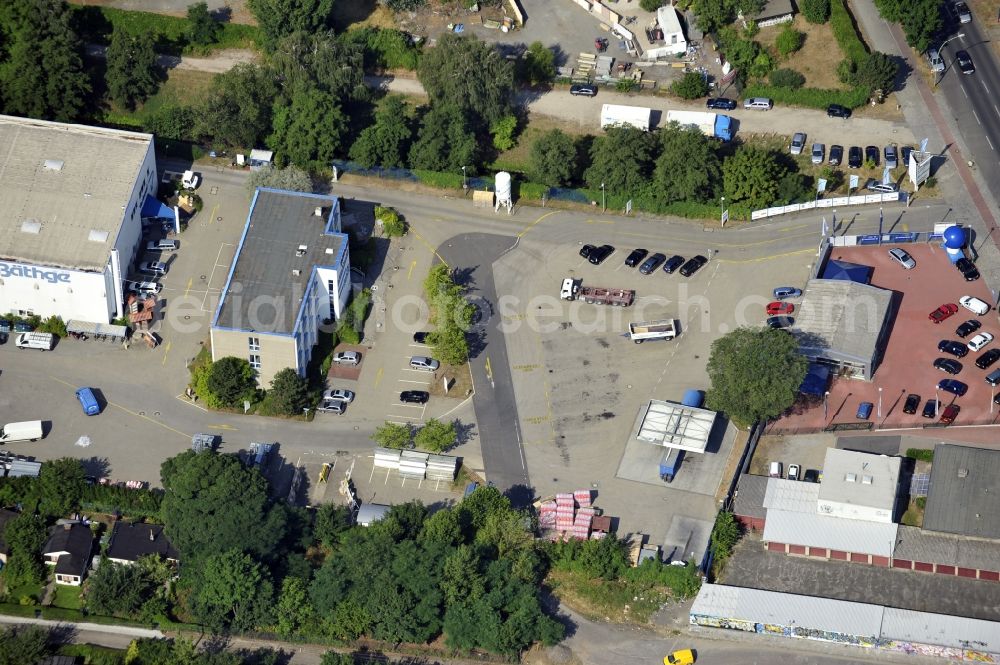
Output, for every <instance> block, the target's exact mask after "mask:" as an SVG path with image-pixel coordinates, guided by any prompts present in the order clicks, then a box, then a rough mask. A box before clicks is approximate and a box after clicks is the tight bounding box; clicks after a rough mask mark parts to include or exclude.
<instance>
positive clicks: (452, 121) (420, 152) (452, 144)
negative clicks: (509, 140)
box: [410, 103, 477, 172]
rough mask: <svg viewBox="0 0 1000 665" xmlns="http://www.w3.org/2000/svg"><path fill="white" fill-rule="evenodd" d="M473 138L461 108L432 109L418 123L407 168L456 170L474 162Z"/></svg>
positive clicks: (438, 106) (446, 106) (434, 107)
mask: <svg viewBox="0 0 1000 665" xmlns="http://www.w3.org/2000/svg"><path fill="white" fill-rule="evenodd" d="M476 147H477V141H476V135H475V134H473V133H472V132H471V131H470V130H469V125H468V122H467V121H466V117H465V113H464V112H463V111H462V109H461V108H459V107H457V106H452V105H449V104H445V103H441V104H438V105H435V106H432V107H431V109H430V111H428V112H427V114H426V115H424V117H423V119H422V120H421V123H420V132H419V135H418V137H417V140H416V142H415V143H414V144H413V147H412V148H411V149H410V165H411V166H412V167H413V168H415V169H426V170H428V171H451V172H456V171H460V170H461V169H462V167H463V166H465V167H466V168H469V167H473V168H474V166H475V164H476V163H477V159H476V153H477V150H476Z"/></svg>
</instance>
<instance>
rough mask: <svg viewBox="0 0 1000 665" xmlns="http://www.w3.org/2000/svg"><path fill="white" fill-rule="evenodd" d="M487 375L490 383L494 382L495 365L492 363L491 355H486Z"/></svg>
mask: <svg viewBox="0 0 1000 665" xmlns="http://www.w3.org/2000/svg"><path fill="white" fill-rule="evenodd" d="M486 376H487V377H489V380H490V383H493V366H492V365H490V357H489V356H486Z"/></svg>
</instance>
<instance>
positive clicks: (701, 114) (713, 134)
mask: <svg viewBox="0 0 1000 665" xmlns="http://www.w3.org/2000/svg"><path fill="white" fill-rule="evenodd" d="M667 122H676V123H677V124H679V125H680V126H681V127H694V128H695V129H697V130H698V131H700V132H701V133H702V134H704V135H705V136H708V137H710V138H714V139H719V140H720V141H731V140H732V139H733V119H732V118H730V117H729V116H728V115H723V114H722V113H710V112H707V111H667Z"/></svg>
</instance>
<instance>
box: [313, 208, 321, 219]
mask: <svg viewBox="0 0 1000 665" xmlns="http://www.w3.org/2000/svg"><path fill="white" fill-rule="evenodd" d="M322 216H323V207H322V206H316V209H315V210H313V217H322Z"/></svg>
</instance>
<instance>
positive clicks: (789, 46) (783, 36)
mask: <svg viewBox="0 0 1000 665" xmlns="http://www.w3.org/2000/svg"><path fill="white" fill-rule="evenodd" d="M805 38H806V36H805V34H804V33H801V32H799V31H798V30H796V29H795V28H793V27H792V26H791V25H785V27H784V28H783V29H782V31H781V32H780V33H778V38H777V39H776V40H775V41H774V47H775V48H776V49H778V53H780V54H781V55H783V56H786V57H787V56H789V55H791V54H792V53H795V52H796V51H798V50H799V49H800V48H802V44H803V42H804V41H805Z"/></svg>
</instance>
